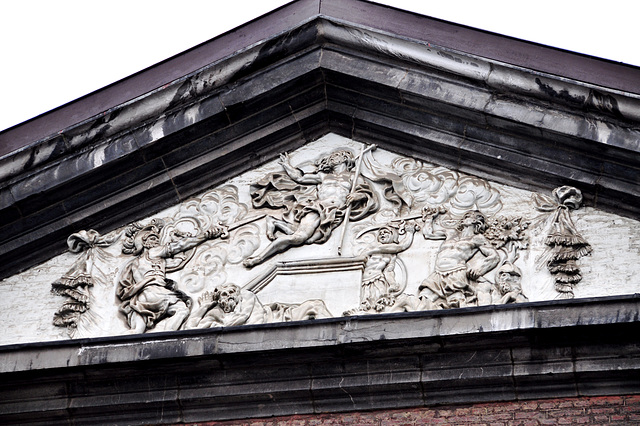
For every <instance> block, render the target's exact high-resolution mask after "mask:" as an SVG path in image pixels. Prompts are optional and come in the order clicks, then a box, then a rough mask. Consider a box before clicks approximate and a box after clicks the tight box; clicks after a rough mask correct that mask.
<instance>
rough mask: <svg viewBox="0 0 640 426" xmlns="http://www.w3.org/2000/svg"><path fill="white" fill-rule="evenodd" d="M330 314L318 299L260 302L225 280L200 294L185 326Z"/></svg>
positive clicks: (259, 322) (325, 315)
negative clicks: (300, 301)
mask: <svg viewBox="0 0 640 426" xmlns="http://www.w3.org/2000/svg"><path fill="white" fill-rule="evenodd" d="M330 317H331V313H330V312H329V311H328V310H327V307H326V306H325V304H324V302H323V301H321V300H307V301H304V302H302V303H300V304H297V303H292V304H286V303H271V304H269V305H263V304H262V303H261V302H260V300H258V297H257V296H256V295H255V294H253V293H252V292H250V291H248V290H244V289H241V288H240V287H238V286H237V285H235V284H231V283H228V284H221V285H219V286H217V287H216V288H215V289H214V291H213V292H208V291H207V292H205V293H204V294H203V295H202V296H200V298H199V299H198V307H197V308H195V309H194V310H193V313H192V314H191V316H190V318H189V320H188V321H187V324H186V328H188V329H190V328H210V327H230V326H234V325H245V324H265V323H270V322H289V321H300V320H309V319H316V318H330Z"/></svg>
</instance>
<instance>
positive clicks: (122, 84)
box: [0, 0, 640, 156]
mask: <svg viewBox="0 0 640 426" xmlns="http://www.w3.org/2000/svg"><path fill="white" fill-rule="evenodd" d="M320 15H321V16H325V17H328V18H334V19H338V20H340V21H348V22H351V23H353V24H355V25H357V26H366V27H370V28H373V29H376V30H378V31H384V32H388V33H393V34H395V35H397V36H399V37H402V38H407V39H411V40H415V41H421V42H424V43H428V44H429V43H430V44H434V45H436V46H440V47H444V48H448V49H452V50H457V51H460V52H464V53H468V54H472V55H475V56H479V57H484V58H487V59H492V60H496V61H500V62H503V63H507V64H512V65H516V66H520V67H523V68H529V69H533V70H536V71H540V72H544V73H549V74H554V75H558V76H562V77H566V78H569V79H574V80H579V81H584V82H586V83H591V84H595V85H598V86H603V87H607V88H611V89H615V90H620V91H623V92H630V93H640V68H638V67H634V66H630V65H626V64H622V63H618V62H613V61H609V60H604V59H600V58H595V57H591V56H587V55H583V54H579V53H574V52H569V51H566V50H562V49H558V48H553V47H548V46H543V45H540V44H537V43H533V42H528V41H523V40H519V39H515V38H512V37H507V36H502V35H499V34H495V33H491V32H488V31H484V30H479V29H474V28H471V27H467V26H464V25H459V24H455V23H451V22H447V21H443V20H440V19H436V18H430V17H427V16H423V15H419V14H415V13H411V12H407V11H403V10H400V9H395V8H393V7H390V6H385V5H380V4H376V3H371V2H368V1H364V0H298V1H295V2H292V3H289V4H287V5H284V6H282V7H280V8H278V9H276V10H274V11H272V12H270V13H268V14H266V15H263V16H261V17H259V18H256V19H254V20H252V21H250V22H248V23H246V24H244V25H242V26H240V27H237V28H235V29H233V30H231V31H228V32H226V33H224V34H222V35H220V36H218V37H215V38H213V39H211V40H209V41H207V42H204V43H202V44H200V45H198V46H195V47H193V48H191V49H189V50H186V51H185V52H182V53H180V54H178V55H176V56H173V57H171V58H168V59H166V60H164V61H162V62H160V63H158V64H156V65H153V66H151V67H149V68H147V69H145V70H142V71H140V72H138V73H135V74H133V75H131V76H129V77H126V78H124V79H122V80H120V81H118V82H115V83H113V84H111V85H109V86H106V87H104V88H102V89H99V90H97V91H95V92H93V93H90V94H88V95H86V96H83V97H81V98H79V99H77V100H74V101H72V102H69V103H67V104H65V105H62V106H60V107H58V108H55V109H53V110H51V111H49V112H46V113H44V114H41V115H39V116H37V117H35V118H32V119H30V120H28V121H25V122H24V123H21V124H18V125H16V126H13V127H11V128H9V129H6V130H4V131H2V132H0V156H3V155H6V154H8V153H10V152H13V151H16V150H19V149H21V148H23V147H25V146H28V145H30V144H32V143H33V142H36V141H38V140H42V139H44V138H46V137H49V136H51V135H54V134H56V133H58V132H59V131H61V130H62V129H65V128H68V127H69V126H72V125H74V124H76V123H79V122H81V121H84V120H86V119H88V118H90V117H94V116H96V115H99V114H101V113H102V112H104V111H107V110H109V109H111V108H113V107H115V106H117V105H120V104H122V103H125V102H127V101H130V100H132V99H135V98H137V97H139V96H141V95H144V94H145V93H148V92H150V91H152V90H155V89H157V88H158V87H161V86H163V85H165V84H167V83H169V82H171V81H174V80H176V79H178V78H180V77H182V76H184V75H186V74H189V73H192V72H194V71H196V70H198V69H200V68H202V67H204V66H206V65H207V64H209V63H212V62H214V61H217V60H220V59H222V58H224V57H226V56H229V55H232V54H233V53H234V52H238V51H241V50H243V49H246V48H248V47H250V46H252V45H255V44H257V43H260V42H261V41H264V40H266V39H269V38H271V37H273V36H274V35H277V34H281V33H283V32H286V31H288V30H291V29H293V28H295V27H297V26H299V25H300V24H302V23H304V22H307V21H309V20H312V19H314V18H316V17H318V16H320Z"/></svg>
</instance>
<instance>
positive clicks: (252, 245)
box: [52, 143, 592, 337]
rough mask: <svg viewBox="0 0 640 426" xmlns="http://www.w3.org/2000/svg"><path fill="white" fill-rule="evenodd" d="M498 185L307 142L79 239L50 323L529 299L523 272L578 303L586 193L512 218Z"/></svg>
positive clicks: (307, 315)
mask: <svg viewBox="0 0 640 426" xmlns="http://www.w3.org/2000/svg"><path fill="white" fill-rule="evenodd" d="M499 188H501V187H500V185H497V184H493V185H492V184H491V183H489V182H488V181H486V180H483V179H480V178H477V177H473V176H468V175H463V174H461V173H458V172H455V171H452V170H449V169H446V168H443V167H438V166H433V165H429V164H426V163H423V162H421V161H417V160H414V159H410V158H406V157H401V156H397V155H394V154H392V153H389V152H386V151H382V150H376V149H375V146H361V145H360V146H358V144H355V143H352V144H351V146H350V147H348V148H345V147H344V146H340V147H337V146H336V147H334V148H331V147H328V146H324V145H323V144H318V143H316V144H311V146H308V147H304V148H302V149H300V150H298V151H297V152H295V153H290V154H288V153H283V154H282V155H281V156H280V160H279V161H277V162H274V163H270V164H269V165H267V166H265V167H263V168H261V169H258V170H255V171H253V172H250V173H246V174H245V175H243V176H240V177H238V178H236V179H233V180H231V181H230V182H228V184H226V185H224V186H222V187H219V188H215V189H213V190H211V191H209V192H207V193H205V194H203V195H202V196H200V197H197V198H194V199H192V200H189V201H187V202H185V203H183V204H181V205H179V206H176V207H174V208H172V209H169V210H167V211H165V212H163V213H161V214H159V215H157V217H154V218H150V219H146V220H143V221H141V222H139V223H133V224H131V225H129V226H127V227H125V228H124V229H120V230H116V231H114V232H112V233H110V234H108V235H105V236H101V235H100V234H98V233H97V232H96V231H93V230H88V231H81V232H78V233H76V234H73V235H72V236H70V237H69V240H68V244H69V250H70V251H71V252H73V253H78V255H77V259H76V262H75V263H74V264H73V266H72V267H71V269H70V270H69V271H68V272H67V273H66V274H65V275H64V276H63V277H61V278H60V279H58V280H56V281H55V282H54V283H53V285H52V291H53V292H54V293H56V294H58V295H61V296H64V297H66V298H67V300H66V301H65V302H64V303H63V305H62V306H61V307H60V308H59V310H58V311H57V312H56V313H55V315H54V320H53V323H54V325H56V326H59V327H67V329H68V331H69V335H70V336H72V337H91V336H99V335H105V334H109V331H108V330H105V328H104V326H103V324H110V323H112V322H113V318H117V321H118V322H119V323H120V327H119V328H118V327H115V328H114V327H113V326H112V327H110V330H111V332H112V333H113V332H114V330H116V333H144V332H150V331H164V330H180V329H191V328H209V327H224V326H234V325H243V324H262V323H267V322H281V321H298V320H305V319H315V318H326V317H331V316H334V315H364V314H376V313H382V312H404V311H416V310H430V309H452V308H463V307H470V306H479V305H491V304H509V303H522V302H527V301H528V300H529V299H530V298H531V295H530V294H526V292H525V288H524V286H523V282H525V281H526V279H527V278H528V279H529V282H530V281H531V280H532V279H534V278H535V277H527V274H530V275H536V276H538V275H539V276H542V275H544V274H547V276H548V277H552V279H553V282H554V289H555V292H556V294H557V297H572V296H573V289H574V286H575V285H576V284H577V283H578V282H579V281H580V279H581V275H580V273H579V262H580V259H581V258H582V257H583V256H585V255H587V254H589V253H590V252H591V251H592V249H591V246H590V245H589V244H588V243H587V241H586V240H585V239H584V238H583V237H582V236H581V235H580V234H579V232H578V230H577V227H576V225H575V224H574V223H573V221H572V219H571V216H570V211H571V210H575V209H577V208H578V207H579V205H580V202H581V198H582V196H581V194H580V191H578V190H577V189H576V188H572V187H561V188H557V189H556V190H554V191H553V193H552V197H549V196H546V195H544V194H533V197H532V200H531V201H530V202H529V205H528V207H527V208H522V207H521V208H520V209H519V211H514V212H503V210H504V205H505V204H506V205H509V204H510V201H509V200H508V199H504V196H503V194H502V193H501V190H500V189H499ZM503 192H508V191H507V190H503ZM520 204H522V203H520ZM536 211H537V212H538V213H539V212H542V215H538V216H537V217H533V212H536ZM505 213H506V214H505ZM527 213H529V214H527ZM532 236H533V237H532ZM534 242H537V244H538V245H537V246H536V243H534ZM532 246H535V247H532ZM530 249H533V250H534V251H535V252H536V253H537V255H536V256H535V260H534V259H533V258H532V257H533V256H532V255H529V253H528V252H529V250H530ZM523 253H525V256H524V258H523V257H522V256H521V254H523ZM532 263H535V268H534V267H533V266H532ZM541 266H546V269H545V268H542V267H541ZM536 268H537V269H536ZM532 271H537V272H534V273H533V274H532ZM543 278H544V277H543ZM535 279H538V278H535ZM534 299H535V300H538V298H536V297H534ZM108 328H109V327H108Z"/></svg>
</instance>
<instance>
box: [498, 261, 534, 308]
mask: <svg viewBox="0 0 640 426" xmlns="http://www.w3.org/2000/svg"><path fill="white" fill-rule="evenodd" d="M521 281H522V272H521V271H520V268H518V267H517V266H516V265H514V264H512V263H505V264H504V265H502V266H501V267H500V268H498V271H497V272H496V284H495V286H494V288H493V289H492V291H491V302H492V303H493V304H494V305H504V304H507V303H522V302H528V301H529V299H527V296H525V295H524V294H523V293H522V285H521Z"/></svg>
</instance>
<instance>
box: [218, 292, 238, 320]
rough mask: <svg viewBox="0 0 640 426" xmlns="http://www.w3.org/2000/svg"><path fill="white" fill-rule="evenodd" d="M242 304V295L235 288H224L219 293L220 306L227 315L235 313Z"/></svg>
mask: <svg viewBox="0 0 640 426" xmlns="http://www.w3.org/2000/svg"><path fill="white" fill-rule="evenodd" d="M239 302H240V294H239V293H238V289H237V288H235V287H227V288H222V289H221V290H220V291H219V293H218V304H219V305H220V308H221V309H222V310H223V311H224V312H225V313H227V314H228V313H230V312H233V311H234V310H235V309H236V306H237V305H238V303H239Z"/></svg>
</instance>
